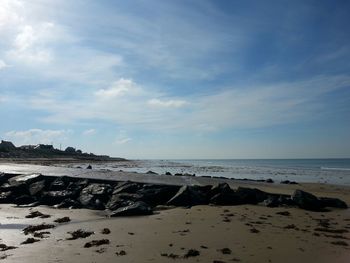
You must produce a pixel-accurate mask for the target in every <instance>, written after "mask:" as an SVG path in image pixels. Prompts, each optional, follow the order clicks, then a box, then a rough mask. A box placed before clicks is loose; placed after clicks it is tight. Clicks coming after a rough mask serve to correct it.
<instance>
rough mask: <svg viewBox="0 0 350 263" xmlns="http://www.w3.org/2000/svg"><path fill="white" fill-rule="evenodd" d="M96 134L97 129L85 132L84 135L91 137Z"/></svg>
mask: <svg viewBox="0 0 350 263" xmlns="http://www.w3.org/2000/svg"><path fill="white" fill-rule="evenodd" d="M94 134H96V130H95V129H88V130H85V131H83V135H85V136H90V135H94Z"/></svg>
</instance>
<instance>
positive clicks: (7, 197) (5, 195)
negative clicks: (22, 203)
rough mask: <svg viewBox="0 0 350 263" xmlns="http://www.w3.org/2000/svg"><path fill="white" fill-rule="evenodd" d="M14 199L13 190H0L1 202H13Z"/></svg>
mask: <svg viewBox="0 0 350 263" xmlns="http://www.w3.org/2000/svg"><path fill="white" fill-rule="evenodd" d="M12 201H13V198H12V192H11V191H7V192H0V204H6V203H11V202H12Z"/></svg>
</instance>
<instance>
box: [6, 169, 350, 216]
mask: <svg viewBox="0 0 350 263" xmlns="http://www.w3.org/2000/svg"><path fill="white" fill-rule="evenodd" d="M0 203H14V204H17V205H21V206H23V205H27V206H28V205H30V206H35V205H49V206H55V207H57V208H88V209H94V210H106V211H107V212H108V214H109V215H110V216H133V215H148V214H152V213H153V210H154V209H155V207H157V206H164V205H166V206H183V207H191V206H195V205H208V204H212V205H241V204H262V205H265V206H267V207H278V206H296V207H300V208H302V209H307V210H314V211H323V210H324V209H325V208H326V207H336V208H347V204H346V203H345V202H343V201H342V200H339V199H337V198H322V197H321V198H317V197H316V196H314V195H312V194H310V193H307V192H304V191H301V190H296V191H295V192H294V194H293V195H291V196H290V195H283V194H272V193H267V192H264V191H261V190H259V189H255V188H243V187H239V188H238V189H236V190H233V189H231V187H230V186H229V185H228V184H227V183H221V184H219V185H215V186H212V185H206V186H198V185H191V186H190V185H185V186H178V185H161V184H148V183H136V182H130V181H126V182H116V181H108V180H97V179H82V178H76V177H67V176H63V177H53V176H43V175H41V174H29V175H16V176H14V175H9V174H0Z"/></svg>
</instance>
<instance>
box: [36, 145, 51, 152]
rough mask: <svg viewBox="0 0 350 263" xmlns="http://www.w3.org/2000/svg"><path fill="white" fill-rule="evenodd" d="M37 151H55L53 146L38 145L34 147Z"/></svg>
mask: <svg viewBox="0 0 350 263" xmlns="http://www.w3.org/2000/svg"><path fill="white" fill-rule="evenodd" d="M34 149H35V150H45V151H52V150H54V148H53V145H50V144H38V145H36V146H35V147H34Z"/></svg>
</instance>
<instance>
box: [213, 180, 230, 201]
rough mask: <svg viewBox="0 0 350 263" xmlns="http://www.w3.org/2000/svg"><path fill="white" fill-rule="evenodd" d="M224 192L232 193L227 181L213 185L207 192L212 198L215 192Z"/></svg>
mask: <svg viewBox="0 0 350 263" xmlns="http://www.w3.org/2000/svg"><path fill="white" fill-rule="evenodd" d="M219 193H220V194H225V193H230V194H231V193H232V189H231V187H230V186H229V185H228V184H227V183H220V184H218V185H215V186H213V187H212V188H211V190H210V191H209V193H208V197H209V198H212V197H213V196H215V195H217V194H219Z"/></svg>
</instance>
